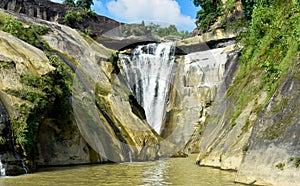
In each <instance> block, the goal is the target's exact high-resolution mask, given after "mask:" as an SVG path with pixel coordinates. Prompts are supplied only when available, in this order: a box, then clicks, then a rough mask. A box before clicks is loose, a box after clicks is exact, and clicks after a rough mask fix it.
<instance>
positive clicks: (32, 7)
mask: <svg viewBox="0 0 300 186" xmlns="http://www.w3.org/2000/svg"><path fill="white" fill-rule="evenodd" d="M0 8H3V9H6V10H10V11H14V12H16V13H22V14H25V15H27V16H30V17H36V18H39V19H44V20H47V21H54V22H57V23H60V24H64V16H65V15H66V13H67V11H68V10H74V9H75V11H79V10H80V9H76V8H71V7H67V6H65V5H62V4H59V3H54V2H51V1H49V0H1V2H0ZM83 19H84V22H82V23H80V24H74V25H72V26H73V27H74V28H76V29H79V30H82V31H84V30H86V29H89V30H90V31H91V33H92V34H94V35H96V36H100V35H101V34H103V33H104V32H107V31H109V30H111V29H113V28H115V27H118V26H120V25H121V24H120V23H119V22H117V21H115V20H113V19H110V18H108V17H104V16H100V15H93V16H92V17H91V16H87V15H84V17H83Z"/></svg>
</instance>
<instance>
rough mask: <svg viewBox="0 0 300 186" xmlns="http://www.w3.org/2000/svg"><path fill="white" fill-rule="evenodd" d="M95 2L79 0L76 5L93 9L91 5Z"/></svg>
mask: <svg viewBox="0 0 300 186" xmlns="http://www.w3.org/2000/svg"><path fill="white" fill-rule="evenodd" d="M93 4H94V2H93V0H77V1H76V7H78V8H83V9H91V6H92V5H93Z"/></svg>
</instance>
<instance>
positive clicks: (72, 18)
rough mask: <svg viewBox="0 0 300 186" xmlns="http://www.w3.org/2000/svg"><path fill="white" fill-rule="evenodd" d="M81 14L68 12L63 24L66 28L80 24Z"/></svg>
mask: <svg viewBox="0 0 300 186" xmlns="http://www.w3.org/2000/svg"><path fill="white" fill-rule="evenodd" d="M82 21H83V18H82V13H81V12H73V11H68V12H67V14H66V15H65V17H64V23H65V24H66V25H68V26H71V27H74V26H75V24H76V23H82Z"/></svg>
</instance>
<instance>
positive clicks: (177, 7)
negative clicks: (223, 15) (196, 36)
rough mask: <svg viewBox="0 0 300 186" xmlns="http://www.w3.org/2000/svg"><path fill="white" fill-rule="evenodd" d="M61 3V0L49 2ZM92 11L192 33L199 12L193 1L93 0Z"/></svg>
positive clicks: (131, 21) (128, 20)
mask: <svg viewBox="0 0 300 186" xmlns="http://www.w3.org/2000/svg"><path fill="white" fill-rule="evenodd" d="M51 1H54V2H63V0H51ZM92 10H94V11H95V12H97V13H98V14H100V15H104V16H107V17H110V18H112V19H115V20H117V21H120V22H125V23H141V22H142V20H144V21H145V23H146V24H147V23H151V22H153V23H157V24H160V25H162V26H168V25H170V24H174V25H176V26H177V28H178V29H179V30H189V31H192V30H193V29H194V28H195V24H194V23H195V16H196V12H197V11H198V10H199V8H198V7H195V6H194V5H193V0H176V1H175V0H94V6H93V7H92Z"/></svg>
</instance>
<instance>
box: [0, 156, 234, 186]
mask: <svg viewBox="0 0 300 186" xmlns="http://www.w3.org/2000/svg"><path fill="white" fill-rule="evenodd" d="M195 159H196V155H192V156H190V157H189V158H174V159H163V160H158V161H152V162H135V163H121V164H104V165H85V166H75V167H52V168H43V169H39V171H38V172H36V173H34V174H27V175H24V176H18V177H4V178H0V185H1V186H15V185H26V186H27V185H28V186H40V185H43V186H47V185H49V186H50V185H51V186H53V185H60V186H73V185H76V186H81V185H82V186H87V185H93V186H98V185H99V186H100V185H120V186H121V185H122V186H124V185H141V186H151V185H155V186H160V185H180V186H184V185H199V186H211V185H214V186H218V185H219V186H231V185H235V186H239V185H240V184H235V183H234V178H235V174H236V173H235V172H230V171H222V170H219V169H214V168H208V167H199V166H198V165H196V164H195Z"/></svg>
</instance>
